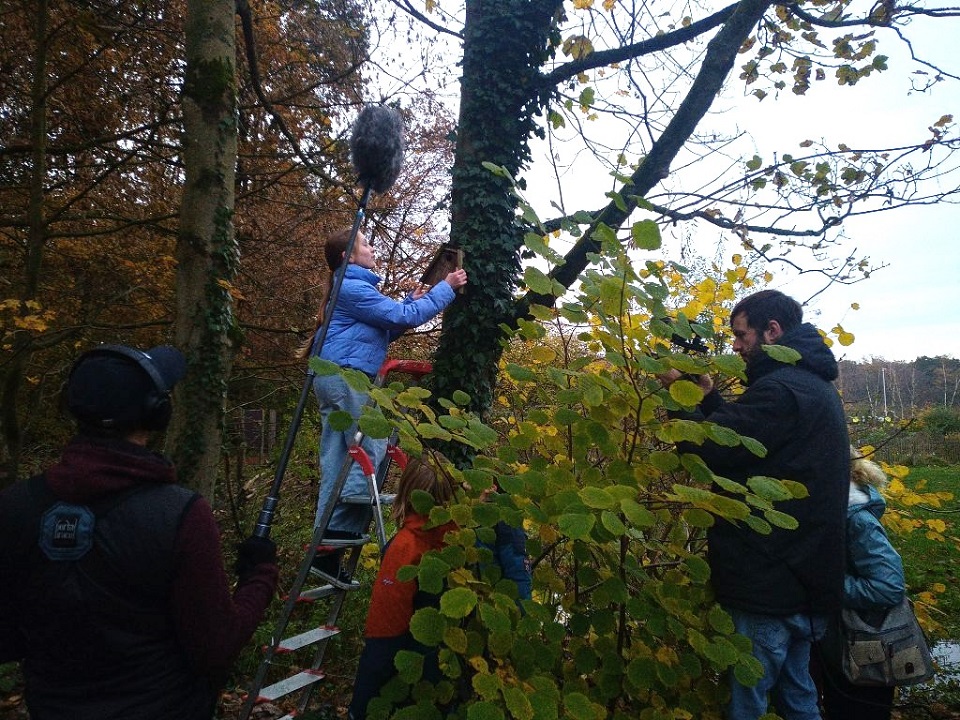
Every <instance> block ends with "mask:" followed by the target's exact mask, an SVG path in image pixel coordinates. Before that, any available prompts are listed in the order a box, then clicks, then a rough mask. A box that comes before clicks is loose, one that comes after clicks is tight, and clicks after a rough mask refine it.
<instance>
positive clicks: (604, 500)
mask: <svg viewBox="0 0 960 720" xmlns="http://www.w3.org/2000/svg"><path fill="white" fill-rule="evenodd" d="M580 499H581V500H583V504H584V505H586V506H587V507H590V508H597V509H601V510H609V509H610V508H612V507H613V506H614V505H616V502H617V501H616V500H615V499H614V498H613V497H612V496H611V495H610V493H608V492H607V491H606V490H603V489H602V488H598V487H589V486H588V487H585V488H582V489H581V490H580Z"/></svg>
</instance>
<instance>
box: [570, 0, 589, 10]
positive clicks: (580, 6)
mask: <svg viewBox="0 0 960 720" xmlns="http://www.w3.org/2000/svg"><path fill="white" fill-rule="evenodd" d="M592 7H593V0H573V8H574V9H575V10H589V9H590V8H592Z"/></svg>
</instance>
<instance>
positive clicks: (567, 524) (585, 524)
mask: <svg viewBox="0 0 960 720" xmlns="http://www.w3.org/2000/svg"><path fill="white" fill-rule="evenodd" d="M596 522H597V519H596V518H595V517H594V516H593V515H592V514H588V513H567V514H566V515H561V516H560V517H559V518H558V519H557V527H558V528H559V529H560V532H561V533H563V534H564V535H566V536H567V537H569V538H572V539H574V540H588V539H589V538H590V531H591V530H593V526H594V525H595V524H596Z"/></svg>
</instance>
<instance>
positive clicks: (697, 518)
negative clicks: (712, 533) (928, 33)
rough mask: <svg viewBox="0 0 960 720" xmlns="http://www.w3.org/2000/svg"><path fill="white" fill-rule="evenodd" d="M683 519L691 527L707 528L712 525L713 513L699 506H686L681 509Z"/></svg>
mask: <svg viewBox="0 0 960 720" xmlns="http://www.w3.org/2000/svg"><path fill="white" fill-rule="evenodd" d="M683 519H684V520H685V521H686V523H687V524H688V525H690V526H691V527H697V528H708V527H713V522H714V520H713V515H711V514H710V513H708V512H707V511H706V510H701V509H700V508H686V509H685V510H684V511H683Z"/></svg>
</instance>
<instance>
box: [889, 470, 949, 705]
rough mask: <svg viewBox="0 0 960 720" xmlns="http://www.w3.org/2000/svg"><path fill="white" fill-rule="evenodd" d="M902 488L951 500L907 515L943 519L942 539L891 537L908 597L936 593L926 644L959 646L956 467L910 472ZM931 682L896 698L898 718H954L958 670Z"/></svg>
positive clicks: (917, 533)
mask: <svg viewBox="0 0 960 720" xmlns="http://www.w3.org/2000/svg"><path fill="white" fill-rule="evenodd" d="M906 482H907V484H908V485H910V486H911V487H916V488H918V489H920V490H921V491H923V492H933V491H946V492H951V493H953V496H954V499H953V500H951V501H948V502H947V503H945V504H944V506H943V507H941V508H930V507H926V506H915V507H913V508H910V512H911V514H913V515H914V516H915V517H917V518H919V519H921V520H943V521H944V522H945V523H946V525H947V530H946V532H944V533H943V536H944V537H945V538H946V540H945V541H940V540H936V539H933V538H931V537H928V536H927V534H926V533H925V532H923V531H915V532H913V533H910V534H909V535H898V536H895V537H893V538H891V539H892V542H893V544H894V545H895V546H896V548H897V550H899V552H900V555H901V557H902V558H903V567H904V574H905V575H906V579H907V587H908V589H909V592H910V595H911V597H917V596H918V595H919V594H920V593H921V592H927V591H935V589H938V588H943V590H942V592H936V593H935V594H936V605H935V606H934V608H933V609H932V612H931V616H932V617H933V619H934V620H936V621H937V623H938V625H939V626H938V627H937V628H936V629H934V630H933V631H932V632H931V633H930V641H931V644H934V643H936V642H938V641H947V642H954V643H958V642H960V466H948V467H936V466H921V467H915V468H911V470H910V475H909V477H908V478H907V481H906ZM943 670H944V671H945V672H944V673H943V674H942V675H941V676H940V677H938V678H937V680H935V681H934V682H933V683H932V684H929V685H922V686H918V687H916V688H912V689H910V690H909V691H908V692H905V693H903V694H902V695H901V699H900V701H899V704H901V706H902V710H901V712H900V717H901V718H904V719H906V718H911V719H912V718H917V720H920V718H924V719H925V720H926V719H927V718H930V717H949V718H955V717H958V715H957V714H956V713H957V711H958V710H960V668H958V667H947V668H943Z"/></svg>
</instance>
